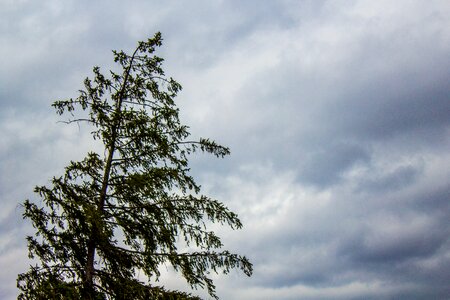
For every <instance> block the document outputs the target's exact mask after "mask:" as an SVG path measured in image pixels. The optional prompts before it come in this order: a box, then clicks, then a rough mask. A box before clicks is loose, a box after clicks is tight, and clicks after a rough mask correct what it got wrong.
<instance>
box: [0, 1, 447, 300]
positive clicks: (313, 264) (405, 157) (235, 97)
mask: <svg viewBox="0 0 450 300" xmlns="http://www.w3.org/2000/svg"><path fill="white" fill-rule="evenodd" d="M0 7H1V9H0V56H1V58H2V59H1V60H0V132H1V134H0V170H1V173H0V199H1V204H2V209H1V211H0V270H1V271H0V298H1V299H14V298H15V297H16V294H17V291H16V287H15V280H16V276H17V274H18V273H20V272H24V271H26V270H27V268H28V264H29V261H28V260H27V251H26V244H25V235H26V234H27V233H30V232H32V231H30V226H29V224H27V223H26V222H23V221H22V220H21V209H20V207H19V206H18V204H19V203H20V202H21V201H23V200H24V199H26V198H30V199H35V196H34V195H33V193H32V190H33V187H34V186H35V185H37V184H46V183H48V180H49V178H50V177H51V176H53V175H58V174H61V173H62V172H63V167H64V166H65V165H66V164H67V163H68V162H69V160H75V159H80V158H82V157H83V156H84V154H85V153H86V152H87V151H88V150H90V149H93V148H95V147H96V146H95V145H93V144H92V142H91V140H90V136H89V133H88V130H83V129H81V130H79V129H78V128H77V127H76V126H75V127H71V126H67V125H63V124H61V123H57V121H58V116H56V114H55V112H54V110H53V109H52V108H51V107H50V104H51V103H52V102H53V101H54V100H57V99H64V98H68V97H73V96H76V95H77V90H78V89H80V88H81V87H82V80H83V79H84V78H85V77H86V76H88V75H90V74H91V68H92V66H94V65H98V66H100V67H102V68H103V69H104V70H107V69H108V68H109V67H111V66H112V63H111V62H112V59H111V58H112V55H111V50H112V49H124V50H131V49H132V48H133V47H134V46H135V45H136V42H137V41H138V40H143V39H146V38H147V37H150V36H152V35H153V34H154V33H155V32H156V31H161V32H162V34H163V37H164V46H163V47H162V48H161V49H160V52H159V55H161V56H162V57H164V58H165V60H166V62H165V70H166V71H167V74H168V75H169V76H172V77H174V78H175V79H177V80H178V81H179V82H180V83H181V84H182V85H183V87H184V89H183V91H182V93H181V94H180V95H179V97H178V101H179V102H178V104H179V107H180V109H181V115H182V120H183V121H184V123H186V124H188V125H189V126H190V127H191V132H192V134H193V135H194V136H205V137H211V138H214V139H216V140H217V141H219V142H221V143H223V144H225V145H227V146H229V147H230V148H231V150H232V155H231V156H230V157H228V158H226V159H224V160H216V159H212V158H209V157H204V156H196V157H194V158H193V160H192V167H193V172H194V174H195V176H196V177H197V179H198V181H199V183H201V184H202V186H203V191H204V192H205V193H206V194H208V195H210V196H213V197H216V198H218V199H220V200H222V201H223V202H224V203H225V204H226V205H227V206H228V207H230V208H231V209H232V210H234V211H235V212H237V213H238V214H239V216H240V217H241V220H242V221H243V223H244V229H243V230H241V231H230V230H225V229H224V230H220V234H221V235H222V236H223V238H224V242H225V244H226V246H227V248H228V249H231V250H232V251H235V252H239V253H242V254H245V255H247V256H248V257H249V258H250V259H251V261H252V262H253V263H254V275H253V276H252V277H251V278H247V277H246V276H245V275H243V274H240V273H239V272H233V273H232V274H231V275H229V276H227V277H224V276H218V277H217V279H216V284H217V288H218V295H219V296H220V297H221V299H254V300H256V299H281V300H288V299H448V298H449V297H450V283H449V280H450V180H449V178H450V151H449V150H450V83H449V79H450V55H449V54H450V3H449V2H448V0H442V1H439V0H428V1H423V0H399V1H391V0H389V1H388V0H377V1H371V0H345V1H344V0H342V1H341V0H335V1H326V0H315V1H314V0H292V1H289V0H285V1H284V0H279V1H271V0H267V1H258V0H247V1H233V0H230V1H225V0H223V1H220V0H204V1H200V0H199V1H157V0H154V1H153V0H152V1H150V0H142V1H128V2H127V1H85V0H83V1H81V0H78V1H75V0H73V1H57V0H54V1H50V0H49V1H47V0H43V1H29V0H20V1H19V0H0ZM161 283H162V284H164V285H167V286H168V287H173V288H184V287H183V284H182V282H181V281H180V280H179V279H178V278H176V276H174V275H171V274H168V275H166V276H165V278H164V280H163V281H162V282H161ZM197 293H199V294H201V295H202V293H201V291H197Z"/></svg>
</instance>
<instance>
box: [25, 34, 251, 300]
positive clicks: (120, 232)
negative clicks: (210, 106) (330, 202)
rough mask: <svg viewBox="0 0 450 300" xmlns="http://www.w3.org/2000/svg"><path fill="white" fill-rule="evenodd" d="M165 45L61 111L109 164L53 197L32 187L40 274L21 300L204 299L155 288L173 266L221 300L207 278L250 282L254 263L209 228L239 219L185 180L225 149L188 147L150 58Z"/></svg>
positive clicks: (60, 181)
mask: <svg viewBox="0 0 450 300" xmlns="http://www.w3.org/2000/svg"><path fill="white" fill-rule="evenodd" d="M160 45H161V35H160V34H159V33H157V34H156V35H155V36H154V37H153V38H151V39H149V40H148V41H145V42H139V44H138V46H137V48H136V50H135V51H134V52H133V53H132V54H131V55H128V54H126V53H124V52H123V51H120V52H117V51H113V53H114V61H115V62H116V63H118V64H119V65H120V66H121V68H122V70H123V72H122V74H116V73H114V72H112V71H111V72H110V73H109V76H108V77H106V76H104V75H103V74H102V73H101V72H100V69H99V68H98V67H95V68H94V70H93V71H94V79H89V78H86V79H85V81H84V86H85V88H84V89H83V90H81V91H80V95H79V97H78V98H76V99H69V100H64V101H57V102H55V103H54V104H53V106H54V107H55V108H56V110H57V112H58V114H60V115H61V114H64V113H67V112H68V113H70V114H71V116H72V117H73V118H74V119H70V120H68V123H73V122H85V123H88V124H90V125H91V126H92V128H93V129H92V136H93V138H94V139H99V140H100V141H101V142H102V143H103V144H104V152H102V154H97V153H93V152H91V153H88V154H87V156H86V157H85V158H84V159H83V160H82V161H79V162H70V164H69V165H68V166H67V167H66V169H65V173H64V175H63V176H60V177H54V178H53V180H52V182H51V186H50V187H46V186H40V187H36V189H35V192H36V193H37V194H39V196H40V197H41V198H42V200H43V201H42V203H43V206H42V207H39V206H38V205H36V204H34V203H32V202H30V201H28V200H27V201H25V202H24V218H26V219H29V220H31V222H32V224H33V226H34V228H35V229H36V235H35V236H29V237H27V240H28V247H29V256H30V258H35V259H38V261H39V264H38V265H36V266H32V267H31V268H30V270H29V271H28V272H27V273H24V274H20V275H19V277H18V281H17V285H18V288H19V289H20V291H21V293H20V295H19V299H198V298H197V297H194V296H192V295H190V294H185V293H182V292H176V291H167V290H165V289H163V288H161V287H157V286H154V285H152V284H150V283H149V282H150V281H157V280H158V278H159V276H160V272H159V268H160V267H161V266H162V265H164V264H167V263H169V264H171V265H172V266H173V267H174V269H175V270H177V271H179V272H181V274H182V275H183V277H184V278H185V279H186V281H187V282H188V283H189V284H190V285H191V286H192V287H193V288H197V287H201V288H206V289H207V290H208V292H209V294H210V295H211V296H213V297H215V298H217V296H216V294H215V286H214V284H213V282H212V280H211V278H210V277H209V274H210V272H211V271H213V272H216V273H217V272H219V271H222V272H224V273H228V272H229V271H230V270H231V269H233V268H239V269H241V270H242V271H243V272H244V273H245V274H247V275H248V276H250V275H251V273H252V265H251V263H250V262H249V261H248V260H247V258H245V257H242V256H239V255H236V254H232V253H230V252H228V251H225V250H221V247H222V243H221V240H220V238H219V237H218V236H216V235H215V234H214V232H212V231H208V230H207V228H206V227H207V226H206V224H207V223H208V222H216V223H220V224H223V225H228V226H230V227H231V228H234V229H239V228H241V227H242V224H241V222H240V221H239V219H238V217H237V215H236V214H235V213H233V212H232V211H230V210H228V209H227V208H226V207H225V206H224V205H223V204H222V203H221V202H219V201H217V200H214V199H210V198H208V197H206V196H204V195H201V194H200V186H199V185H197V183H196V182H195V180H194V178H192V177H191V175H190V174H189V166H188V157H189V155H191V154H192V153H194V152H196V151H201V152H207V153H211V154H213V155H215V156H217V157H223V156H225V155H227V154H229V149H228V148H226V147H223V146H220V145H218V144H217V143H215V142H214V141H211V140H209V139H200V140H198V141H189V140H187V138H188V137H189V132H188V127H187V126H185V125H182V124H180V120H179V117H178V108H176V106H175V103H174V97H175V96H176V95H177V93H178V92H179V91H180V90H181V86H180V84H178V83H177V82H176V81H175V80H173V79H172V78H167V77H166V76H165V74H164V71H163V70H162V68H161V64H162V61H163V60H162V59H161V58H159V57H157V56H156V55H154V51H155V48H156V47H158V46H160ZM80 110H81V111H80ZM75 111H77V112H78V113H81V114H82V115H83V116H84V117H82V118H81V117H75V115H74V112H75ZM138 273H139V274H145V276H146V278H148V279H149V280H148V282H147V281H146V282H143V281H140V280H138V279H137V274H138Z"/></svg>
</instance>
